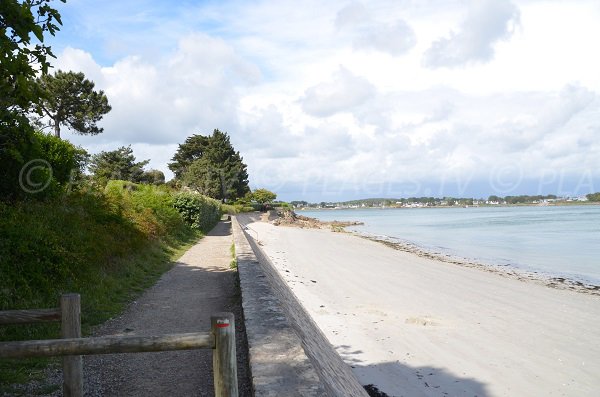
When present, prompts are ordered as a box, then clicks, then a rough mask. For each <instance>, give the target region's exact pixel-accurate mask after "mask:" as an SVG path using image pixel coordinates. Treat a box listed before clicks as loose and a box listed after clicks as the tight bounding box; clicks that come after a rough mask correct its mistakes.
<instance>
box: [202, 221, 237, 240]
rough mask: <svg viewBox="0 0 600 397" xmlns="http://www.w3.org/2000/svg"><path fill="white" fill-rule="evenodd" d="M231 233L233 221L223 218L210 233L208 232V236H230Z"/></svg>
mask: <svg viewBox="0 0 600 397" xmlns="http://www.w3.org/2000/svg"><path fill="white" fill-rule="evenodd" d="M230 235H231V221H230V220H223V221H220V222H219V223H217V225H216V226H215V227H213V228H212V230H211V231H210V232H208V233H206V236H207V237H210V236H230Z"/></svg>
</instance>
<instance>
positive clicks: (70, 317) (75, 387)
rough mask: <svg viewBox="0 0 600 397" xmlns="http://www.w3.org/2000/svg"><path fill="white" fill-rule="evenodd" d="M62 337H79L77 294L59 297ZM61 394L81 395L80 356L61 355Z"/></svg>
mask: <svg viewBox="0 0 600 397" xmlns="http://www.w3.org/2000/svg"><path fill="white" fill-rule="evenodd" d="M60 311H61V323H60V331H61V337H62V338H81V298H80V296H79V294H64V295H62V296H61V297H60ZM63 395H64V396H65V397H83V364H82V359H81V356H66V357H63Z"/></svg>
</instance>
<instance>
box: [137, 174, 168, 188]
mask: <svg viewBox="0 0 600 397" xmlns="http://www.w3.org/2000/svg"><path fill="white" fill-rule="evenodd" d="M140 182H141V183H146V184H149V185H162V184H164V183H165V174H164V173H163V172H162V171H160V170H149V171H144V173H143V174H142V175H141V176H140Z"/></svg>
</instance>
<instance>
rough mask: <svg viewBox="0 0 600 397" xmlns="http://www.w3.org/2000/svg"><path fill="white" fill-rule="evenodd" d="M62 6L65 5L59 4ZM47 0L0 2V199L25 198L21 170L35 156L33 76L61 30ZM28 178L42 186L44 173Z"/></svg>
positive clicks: (44, 70)
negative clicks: (31, 117) (46, 38)
mask: <svg viewBox="0 0 600 397" xmlns="http://www.w3.org/2000/svg"><path fill="white" fill-rule="evenodd" d="M61 1H62V2H64V0H61ZM50 3H51V0H27V1H22V2H19V1H16V0H2V1H0V93H1V94H0V199H3V200H14V199H17V198H20V197H23V196H24V195H25V192H24V191H23V190H22V189H21V188H20V186H19V174H20V172H21V170H22V168H23V166H24V165H26V164H27V163H28V162H29V161H31V160H33V159H35V158H37V157H38V155H39V150H40V149H39V146H38V145H36V137H35V134H34V129H33V128H32V127H31V125H30V124H29V120H28V119H27V114H28V112H29V111H30V109H31V108H32V106H33V105H34V104H36V103H37V102H38V101H39V97H40V92H39V89H38V88H37V85H36V83H35V77H36V74H37V73H42V74H44V73H47V71H48V68H49V67H50V64H49V62H48V58H49V57H53V54H52V51H51V48H50V47H49V46H46V45H44V44H43V42H44V36H45V35H46V34H50V35H54V34H55V33H56V32H57V31H58V30H59V25H61V20H60V14H59V13H58V11H56V10H55V9H53V8H52V7H50ZM34 174H36V175H31V178H32V182H35V183H39V182H41V181H43V180H46V179H47V178H46V177H47V175H41V174H43V172H42V171H41V170H39V172H37V171H36V172H35V173H34Z"/></svg>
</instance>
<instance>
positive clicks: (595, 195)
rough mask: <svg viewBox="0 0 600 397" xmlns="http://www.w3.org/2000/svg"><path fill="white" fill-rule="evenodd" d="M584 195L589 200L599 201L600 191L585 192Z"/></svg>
mask: <svg viewBox="0 0 600 397" xmlns="http://www.w3.org/2000/svg"><path fill="white" fill-rule="evenodd" d="M586 197H587V199H588V200H589V201H600V192H597V193H590V194H587V195H586Z"/></svg>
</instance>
